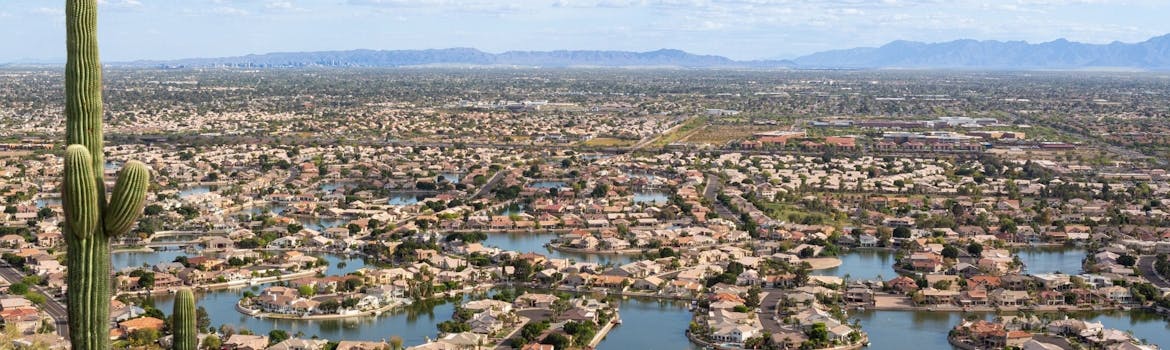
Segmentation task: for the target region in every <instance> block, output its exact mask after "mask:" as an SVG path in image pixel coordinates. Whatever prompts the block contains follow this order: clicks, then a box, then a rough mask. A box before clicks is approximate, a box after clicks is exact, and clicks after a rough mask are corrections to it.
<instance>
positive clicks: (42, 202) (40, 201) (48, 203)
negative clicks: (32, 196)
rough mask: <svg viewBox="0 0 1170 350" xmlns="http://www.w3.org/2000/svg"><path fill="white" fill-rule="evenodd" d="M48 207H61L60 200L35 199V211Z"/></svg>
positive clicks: (58, 198)
mask: <svg viewBox="0 0 1170 350" xmlns="http://www.w3.org/2000/svg"><path fill="white" fill-rule="evenodd" d="M49 206H61V198H60V197H57V198H41V199H37V209H40V208H44V207H49Z"/></svg>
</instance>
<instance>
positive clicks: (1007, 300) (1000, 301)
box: [987, 288, 1032, 307]
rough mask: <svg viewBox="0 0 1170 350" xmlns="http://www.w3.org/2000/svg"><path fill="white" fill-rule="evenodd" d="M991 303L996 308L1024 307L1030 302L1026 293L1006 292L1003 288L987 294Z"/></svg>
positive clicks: (1017, 291)
mask: <svg viewBox="0 0 1170 350" xmlns="http://www.w3.org/2000/svg"><path fill="white" fill-rule="evenodd" d="M987 296H988V298H989V299H990V301H991V303H992V304H994V305H996V306H1007V307H1013V306H1026V305H1027V304H1028V302H1030V301H1031V300H1032V298H1031V297H1029V296H1028V292H1025V291H1022V290H1007V289H1003V288H999V289H995V290H992V291H991V292H988V293H987Z"/></svg>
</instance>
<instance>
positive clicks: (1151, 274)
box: [1137, 255, 1170, 289]
mask: <svg viewBox="0 0 1170 350" xmlns="http://www.w3.org/2000/svg"><path fill="white" fill-rule="evenodd" d="M1155 259H1156V258H1155V257H1154V256H1151V255H1143V256H1141V257H1139V258H1138V263H1137V268H1138V270H1140V271H1141V273H1142V277H1145V278H1146V280H1147V281H1150V283H1152V284H1153V285H1154V286H1156V287H1158V288H1163V289H1166V288H1170V281H1167V280H1166V278H1165V277H1162V276H1161V275H1158V271H1156V270H1154V260H1155Z"/></svg>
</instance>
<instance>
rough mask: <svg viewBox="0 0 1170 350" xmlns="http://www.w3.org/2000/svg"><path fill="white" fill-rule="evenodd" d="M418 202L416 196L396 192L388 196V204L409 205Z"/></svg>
mask: <svg viewBox="0 0 1170 350" xmlns="http://www.w3.org/2000/svg"><path fill="white" fill-rule="evenodd" d="M415 203H418V197H416V196H413V195H406V194H397V195H393V196H390V201H389V203H388V204H390V205H411V204H415Z"/></svg>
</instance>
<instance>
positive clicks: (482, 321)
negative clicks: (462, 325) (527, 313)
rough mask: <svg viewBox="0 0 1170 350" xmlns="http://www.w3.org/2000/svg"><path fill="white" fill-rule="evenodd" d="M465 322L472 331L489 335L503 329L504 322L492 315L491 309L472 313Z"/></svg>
mask: <svg viewBox="0 0 1170 350" xmlns="http://www.w3.org/2000/svg"><path fill="white" fill-rule="evenodd" d="M509 306H510V305H509ZM467 324H468V325H469V326H471V332H472V333H479V334H488V335H491V334H495V333H496V332H499V331H500V330H502V329H504V322H503V321H501V320H500V319H499V318H498V317H496V316H495V315H493V314H492V311H491V310H487V311H483V312H480V313H477V314H474V315H472V316H471V319H470V320H468V321H467Z"/></svg>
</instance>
